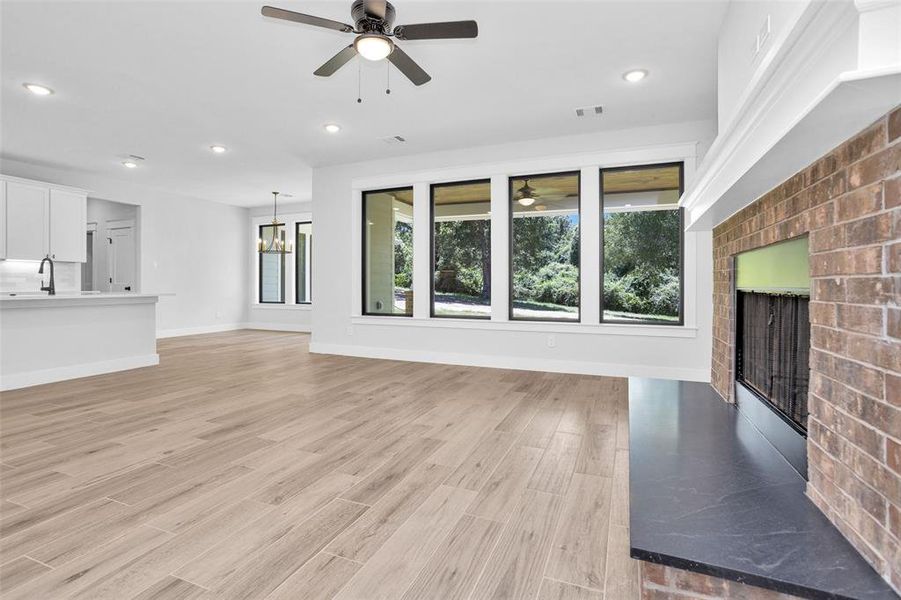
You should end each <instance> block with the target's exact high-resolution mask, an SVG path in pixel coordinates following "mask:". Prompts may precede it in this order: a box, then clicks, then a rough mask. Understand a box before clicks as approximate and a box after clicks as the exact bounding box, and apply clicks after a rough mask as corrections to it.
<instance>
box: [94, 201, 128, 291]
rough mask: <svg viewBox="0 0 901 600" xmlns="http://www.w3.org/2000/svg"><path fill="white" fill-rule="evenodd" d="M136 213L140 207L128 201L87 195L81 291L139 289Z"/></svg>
mask: <svg viewBox="0 0 901 600" xmlns="http://www.w3.org/2000/svg"><path fill="white" fill-rule="evenodd" d="M138 213H139V208H138V207H137V206H134V205H131V204H124V203H122V202H112V201H109V200H100V199H97V198H88V223H87V230H86V234H85V243H86V244H87V261H86V262H85V264H84V265H83V267H82V273H81V275H82V290H83V291H96V292H119V293H123V292H124V293H127V292H137V291H139V290H138V288H139V280H140V278H139V268H140V260H139V258H140V257H139V254H140V244H139V243H138V240H139V227H138V225H139V214H138Z"/></svg>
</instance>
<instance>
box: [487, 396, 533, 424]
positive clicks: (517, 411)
mask: <svg viewBox="0 0 901 600" xmlns="http://www.w3.org/2000/svg"><path fill="white" fill-rule="evenodd" d="M517 395H518V396H520V397H521V398H522V399H521V400H520V401H519V402H517V403H516V405H515V406H514V407H513V409H512V410H511V411H510V412H509V413H507V416H505V417H504V419H503V420H502V421H501V422H500V423H498V424H497V426H496V427H495V429H497V430H498V431H508V432H511V433H522V431H523V429H525V428H526V425H528V424H529V422H530V421H531V420H532V417H534V416H535V413H536V412H538V408H539V407H540V405H541V398H540V397H537V396H534V395H531V394H524V393H522V392H519V393H517ZM511 399H512V398H511Z"/></svg>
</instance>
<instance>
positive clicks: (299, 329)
mask: <svg viewBox="0 0 901 600" xmlns="http://www.w3.org/2000/svg"><path fill="white" fill-rule="evenodd" d="M242 329H260V330H263V331H293V332H296V333H310V326H309V325H299V324H295V323H256V322H254V323H244V326H243V328H242Z"/></svg>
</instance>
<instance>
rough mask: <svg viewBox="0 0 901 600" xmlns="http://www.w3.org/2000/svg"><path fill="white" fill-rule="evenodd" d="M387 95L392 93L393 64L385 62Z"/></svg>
mask: <svg viewBox="0 0 901 600" xmlns="http://www.w3.org/2000/svg"><path fill="white" fill-rule="evenodd" d="M385 81H386V83H385V93H386V94H390V93H391V63H389V62H388V61H385Z"/></svg>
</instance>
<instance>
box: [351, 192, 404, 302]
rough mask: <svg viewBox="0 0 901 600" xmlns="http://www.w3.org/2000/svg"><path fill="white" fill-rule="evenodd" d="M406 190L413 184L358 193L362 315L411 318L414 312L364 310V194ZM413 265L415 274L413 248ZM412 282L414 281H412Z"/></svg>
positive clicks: (365, 225)
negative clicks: (372, 311) (360, 234)
mask: <svg viewBox="0 0 901 600" xmlns="http://www.w3.org/2000/svg"><path fill="white" fill-rule="evenodd" d="M408 190H409V191H413V186H412V185H407V186H401V187H392V188H384V189H377V190H363V191H362V192H361V194H360V204H361V206H360V215H361V217H362V220H361V223H360V226H361V230H362V237H361V238H360V242H361V243H360V275H361V282H362V284H363V286H362V289H361V290H360V302H361V304H360V314H361V315H363V316H364V317H391V318H394V317H401V318H412V317H413V312H415V309H414V311H413V312H411V313H410V314H407V313H393V312H392V313H371V312H369V311H367V310H366V242H367V236H366V231H367V229H368V227H367V223H368V220H367V218H366V196H367V195H368V194H390V193H392V192H405V191H408ZM414 202H415V201H414ZM414 217H415V215H414ZM414 226H415V222H414ZM413 235H414V239H415V235H416V232H415V230H414V232H413ZM393 251H394V250H393V248H392V252H393ZM413 265H414V274H415V265H416V252H415V248H414V252H413ZM414 277H415V275H414ZM414 283H415V281H414ZM413 297H414V298H415V297H416V290H415V289H414V290H413ZM414 302H415V300H414Z"/></svg>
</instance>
